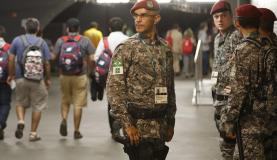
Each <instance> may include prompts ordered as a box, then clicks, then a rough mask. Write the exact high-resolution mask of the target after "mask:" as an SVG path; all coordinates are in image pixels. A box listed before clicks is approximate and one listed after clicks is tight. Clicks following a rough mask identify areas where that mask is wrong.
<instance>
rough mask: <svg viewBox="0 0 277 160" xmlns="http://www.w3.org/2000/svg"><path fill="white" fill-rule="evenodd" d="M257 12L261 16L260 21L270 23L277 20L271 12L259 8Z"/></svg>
mask: <svg viewBox="0 0 277 160" xmlns="http://www.w3.org/2000/svg"><path fill="white" fill-rule="evenodd" d="M259 11H260V12H261V14H262V16H261V18H260V19H261V20H264V21H271V22H273V21H276V20H277V19H276V16H275V14H274V13H273V12H272V11H271V10H269V9H267V8H259Z"/></svg>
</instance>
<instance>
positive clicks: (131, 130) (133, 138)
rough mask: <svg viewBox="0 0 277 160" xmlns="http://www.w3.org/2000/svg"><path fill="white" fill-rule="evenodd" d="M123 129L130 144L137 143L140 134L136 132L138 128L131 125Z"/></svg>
mask: <svg viewBox="0 0 277 160" xmlns="http://www.w3.org/2000/svg"><path fill="white" fill-rule="evenodd" d="M125 130H126V133H127V135H128V138H129V139H130V143H131V145H137V144H139V140H140V134H139V132H138V129H137V128H136V127H134V126H131V127H128V128H126V129H125Z"/></svg>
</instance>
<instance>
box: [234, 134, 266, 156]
mask: <svg viewBox="0 0 277 160" xmlns="http://www.w3.org/2000/svg"><path fill="white" fill-rule="evenodd" d="M241 139H242V148H243V154H244V160H265V154H264V145H263V142H264V140H263V136H261V135H253V134H243V133H242V135H241ZM234 160H239V151H238V147H237V146H236V148H235V153H234Z"/></svg>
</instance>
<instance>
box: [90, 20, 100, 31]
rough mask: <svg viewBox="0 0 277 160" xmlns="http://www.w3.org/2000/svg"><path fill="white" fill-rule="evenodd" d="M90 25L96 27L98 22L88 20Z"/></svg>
mask: <svg viewBox="0 0 277 160" xmlns="http://www.w3.org/2000/svg"><path fill="white" fill-rule="evenodd" d="M90 27H92V28H97V29H98V27H99V24H98V23H97V22H95V21H92V22H90Z"/></svg>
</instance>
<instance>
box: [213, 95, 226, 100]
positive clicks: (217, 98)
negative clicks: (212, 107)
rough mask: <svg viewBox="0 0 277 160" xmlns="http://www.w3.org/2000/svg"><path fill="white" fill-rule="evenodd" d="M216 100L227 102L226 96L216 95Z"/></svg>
mask: <svg viewBox="0 0 277 160" xmlns="http://www.w3.org/2000/svg"><path fill="white" fill-rule="evenodd" d="M216 100H218V101H225V100H226V101H227V100H228V96H224V95H219V94H217V95H216Z"/></svg>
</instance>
